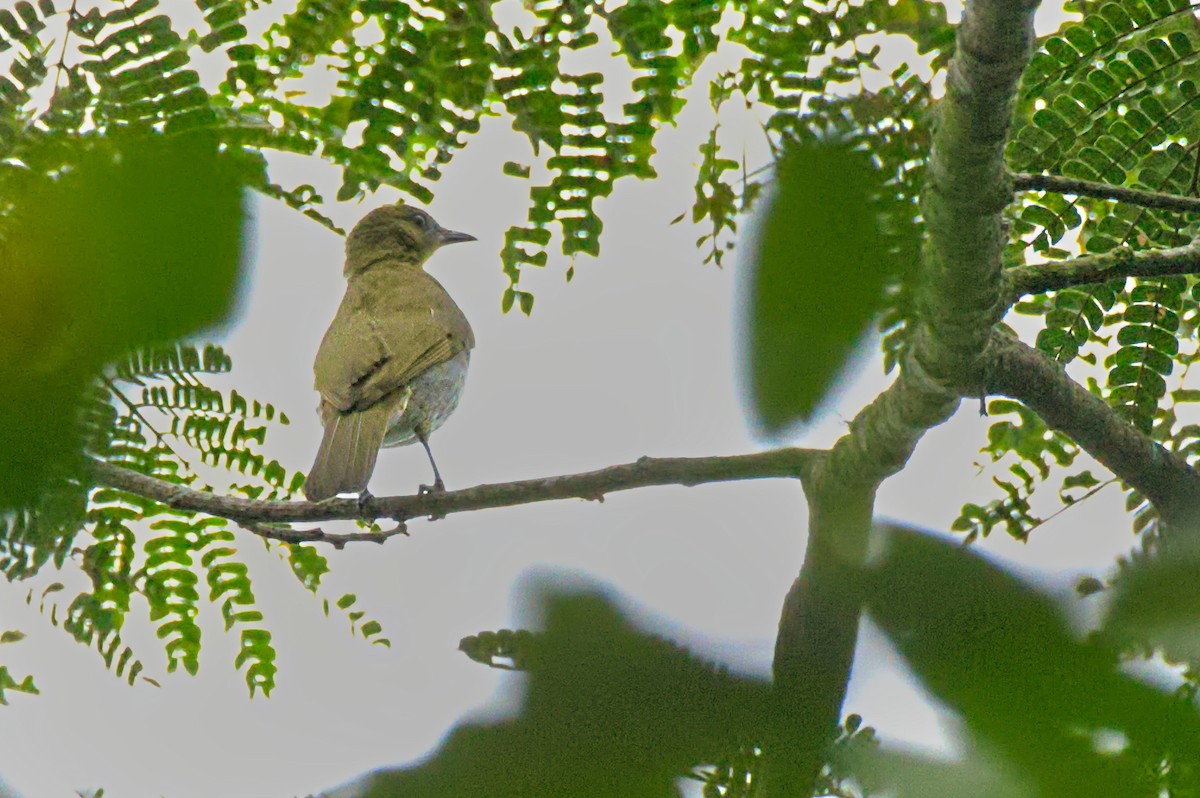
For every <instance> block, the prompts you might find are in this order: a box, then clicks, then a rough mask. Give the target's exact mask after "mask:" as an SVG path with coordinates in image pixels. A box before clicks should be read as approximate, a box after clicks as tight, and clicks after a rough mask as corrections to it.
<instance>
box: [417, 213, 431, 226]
mask: <svg viewBox="0 0 1200 798" xmlns="http://www.w3.org/2000/svg"><path fill="white" fill-rule="evenodd" d="M415 221H416V223H417V227H419V228H421V229H422V230H424V229H425V228H427V227H429V217H428V216H426V215H425V214H423V213H418V214H417V216H416V220H415Z"/></svg>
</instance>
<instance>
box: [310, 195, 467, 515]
mask: <svg viewBox="0 0 1200 798" xmlns="http://www.w3.org/2000/svg"><path fill="white" fill-rule="evenodd" d="M474 240H476V239H475V237H474V236H472V235H470V234H468V233H459V232H455V231H453V230H447V229H445V228H443V227H442V226H441V225H439V224H438V223H437V222H435V221H434V220H433V217H431V216H430V215H429V214H428V213H426V212H425V211H424V210H422V209H421V208H417V207H414V206H411V205H406V204H404V203H396V204H394V205H385V206H382V207H379V208H375V209H374V210H372V211H371V212H369V213H368V214H367V215H366V216H364V217H363V218H362V219H361V220H360V221H359V222H358V224H356V225H355V226H354V227H353V229H351V231H350V234H349V235H348V236H347V237H346V262H345V268H344V270H343V273H344V274H345V276H346V293H345V295H344V296H343V297H342V303H341V305H340V306H339V307H338V310H337V314H336V315H335V316H334V318H333V322H332V323H331V324H330V325H329V329H328V330H327V331H326V332H325V336H324V338H322V339H321V345H320V347H318V349H317V357H316V360H315V362H314V363H313V375H314V385H315V387H316V389H317V391H318V393H320V395H321V399H320V406H319V413H320V416H321V423H322V424H323V425H324V428H325V429H324V435H323V436H322V438H321V446H320V448H319V449H318V451H317V457H316V460H315V461H314V462H313V466H312V469H310V470H309V472H308V477H307V479H306V480H305V483H304V495H305V497H306V498H307V499H308V500H309V501H314V502H315V501H323V500H325V499H329V498H332V497H334V496H336V495H338V494H346V493H356V494H358V496H359V500H360V501H362V500H364V499H365V498H367V497H369V496H370V493H369V492H368V491H367V483H368V482H369V481H370V479H371V474H372V473H373V472H374V470H375V460H376V458H377V457H378V455H379V449H380V447H383V446H404V445H407V444H411V443H413V442H414V441H419V442H420V443H421V445H422V446H423V447H424V449H425V453H426V455H428V457H429V464H430V465H431V466H432V467H433V477H434V483H433V485H432V486H428V485H421V486H420V488H419V492H420V493H429V492H439V491H444V490H445V483H444V482H443V481H442V475H441V473H440V472H439V471H438V467H437V463H436V462H435V461H434V459H433V451H432V450H431V449H430V448H429V436H430V434H432V433H433V431H434V430H436V429H437V428H438V427H440V426H441V425H442V423H443V422H445V420H446V419H447V418H448V417H449V416H450V414H451V413H453V412H454V409H455V408H456V407H457V406H458V401H459V398H460V397H461V396H462V391H463V386H464V384H465V382H466V376H467V366H468V365H469V363H470V358H471V349H472V348H474V346H475V335H474V333H473V332H472V331H471V325H470V324H469V323H468V322H467V317H466V316H465V315H464V314H463V312H462V310H460V309H459V307H458V305H456V304H455V302H454V300H453V299H452V298H451V297H450V294H449V293H447V291H446V289H445V288H443V287H442V285H441V283H439V282H438V281H437V280H435V279H434V278H433V276H432V275H430V274H429V273H427V272H426V271H425V269H424V266H425V262H426V261H427V260H428V259H429V257H430V256H431V255H432V254H433V253H434V252H436V251H437V250H438V249H439V248H441V247H443V246H445V245H447V244H455V243H459V242H463V241H474Z"/></svg>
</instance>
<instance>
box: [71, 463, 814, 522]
mask: <svg viewBox="0 0 1200 798" xmlns="http://www.w3.org/2000/svg"><path fill="white" fill-rule="evenodd" d="M817 454H820V453H819V452H815V451H814V450H811V449H797V448H783V449H772V450H770V451H766V452H759V453H757V454H740V455H732V456H728V457H668V458H656V457H642V458H640V459H639V460H638V461H637V462H634V463H626V464H624V465H615V466H610V467H609V468H603V469H600V470H599V471H588V472H586V473H582V474H568V475H565V476H556V477H545V478H542V479H526V480H521V481H519V482H505V483H498V484H492V485H477V486H475V487H473V488H466V489H464V490H452V491H446V492H445V493H431V494H425V495H418V496H391V497H387V498H378V497H374V496H372V497H370V498H368V499H366V500H365V501H364V502H362V503H361V504H360V502H359V501H358V500H357V499H329V500H326V501H323V502H278V501H251V500H249V499H242V498H238V497H236V496H218V495H216V494H213V493H208V492H205V491H199V490H195V489H193V488H189V487H187V486H184V485H176V484H174V483H171V482H164V481H163V480H161V479H155V478H154V477H149V476H146V475H144V474H139V473H137V472H135V471H130V470H128V469H126V468H121V467H120V466H118V465H114V464H112V463H107V462H104V461H102V460H93V461H92V463H91V465H90V467H91V472H92V476H93V477H94V478H95V480H96V483H97V484H101V485H107V486H109V487H113V488H118V489H120V490H127V491H129V492H130V493H136V494H138V495H139V496H144V497H146V498H148V499H153V500H154V501H157V502H161V503H162V504H165V505H167V506H168V507H171V508H174V509H176V510H188V511H192V512H198V513H207V514H208V515H214V516H218V517H220V518H228V519H229V520H231V521H234V522H236V523H238V524H240V525H242V526H243V527H245V528H246V529H248V530H249V531H251V532H254V533H255V534H257V535H262V536H263V537H271V538H274V539H277V540H286V541H288V542H307V541H317V542H328V543H334V544H335V545H336V544H344V543H345V542H349V541H353V540H378V539H379V538H380V535H378V534H372V533H355V534H353V535H349V536H347V535H328V534H326V533H323V532H319V530H317V531H312V530H310V531H308V532H300V531H296V530H293V531H292V532H283V531H281V530H279V529H278V528H274V529H272V528H271V527H270V526H264V525H272V524H286V523H297V522H314V521H335V520H355V519H359V518H391V519H394V520H395V521H397V522H400V523H401V524H403V522H405V521H407V520H408V519H410V518H420V517H422V516H432V517H442V516H446V515H450V514H451V513H463V512H471V511H473V510H486V509H490V508H494V507H513V506H516V505H520V504H531V503H533V502H543V501H552V500H555V499H589V500H593V501H603V500H604V496H605V494H608V493H612V492H614V491H621V490H632V489H634V488H646V487H651V486H655V485H686V486H689V487H691V486H693V485H703V484H706V483H710V482H733V481H738V480H745V479H766V478H771V477H792V478H796V477H799V476H800V475H801V473H802V472H803V471H804V470H805V469H806V468H808V467H809V464H810V462H811V461H812V459H813V457H814V455H817ZM399 532H400V530H396V531H394V532H390V533H389V534H398V533H399Z"/></svg>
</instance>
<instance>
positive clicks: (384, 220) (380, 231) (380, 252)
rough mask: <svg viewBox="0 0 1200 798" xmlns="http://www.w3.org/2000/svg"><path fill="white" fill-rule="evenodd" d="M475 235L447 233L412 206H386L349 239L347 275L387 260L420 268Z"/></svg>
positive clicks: (362, 221)
mask: <svg viewBox="0 0 1200 798" xmlns="http://www.w3.org/2000/svg"><path fill="white" fill-rule="evenodd" d="M474 240H475V236H473V235H469V234H467V233H457V232H455V231H453V230H447V229H446V228H444V227H442V226H441V225H439V224H438V223H437V222H435V221H434V220H433V217H432V216H430V215H429V214H428V213H426V212H425V211H423V210H421V209H420V208H415V207H413V206H411V205H405V204H403V203H397V204H395V205H384V206H383V207H382V208H376V209H375V210H373V211H371V212H370V213H368V214H367V215H366V216H364V217H363V218H362V219H360V220H359V222H358V224H356V225H354V229H353V230H351V231H350V235H348V236H346V269H345V273H346V275H347V276H349V275H351V274H357V273H359V272H362V271H365V270H366V269H368V268H370V267H371V266H372V265H374V264H376V263H378V262H380V261H383V260H388V261H400V262H402V263H407V264H411V265H413V266H416V267H418V268H419V267H420V266H421V265H422V264H424V263H425V261H426V260H427V259H428V258H429V256H430V255H432V254H433V253H434V252H435V251H437V249H438V247H441V246H443V245H445V244H455V243H458V242H460V241H474Z"/></svg>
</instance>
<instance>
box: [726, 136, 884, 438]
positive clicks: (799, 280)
mask: <svg viewBox="0 0 1200 798" xmlns="http://www.w3.org/2000/svg"><path fill="white" fill-rule="evenodd" d="M881 189H882V177H881V175H880V174H879V173H878V172H877V171H876V170H874V169H873V168H872V167H871V164H870V161H869V159H868V157H867V156H866V155H865V154H864V153H862V152H859V151H855V150H852V149H850V148H849V147H848V146H846V145H843V144H840V143H837V142H833V141H826V142H819V143H815V144H814V143H802V144H797V145H796V146H795V147H793V148H792V149H790V150H789V152H788V153H786V154H785V155H784V157H783V160H782V161H781V162H780V164H779V171H778V188H777V193H776V195H775V198H774V200H773V201H772V203H771V209H770V212H769V214H768V215H767V218H766V220H765V221H764V223H763V231H762V234H761V236H760V239H759V242H758V248H757V252H756V258H755V261H756V262H755V264H754V266H753V270H754V271H753V277H752V284H751V293H750V306H749V308H748V314H749V317H748V323H749V327H750V355H749V357H750V360H749V364H748V365H749V369H750V387H751V404H752V408H753V412H754V416H755V420H756V422H757V423H758V424H759V425H760V426H761V427H762V428H763V429H764V430H765V431H766V432H768V433H778V432H780V431H781V430H783V429H784V428H785V427H787V426H788V425H789V424H791V423H793V422H795V421H796V420H797V419H803V420H807V419H808V418H809V416H810V415H811V413H812V411H813V408H814V407H815V406H816V405H817V403H818V401H820V399H821V397H822V396H824V395H825V393H826V391H827V390H828V388H829V386H830V383H831V382H832V381H833V379H834V378H835V377H836V376H837V374H838V371H839V370H840V369H841V368H842V366H843V365H844V364H845V361H846V358H847V357H848V356H849V355H850V353H851V352H852V350H853V348H854V345H855V343H857V342H858V340H859V339H860V338H861V337H862V335H863V333H864V332H866V330H867V327H868V325H869V323H870V321H871V319H872V318H873V317H874V316H875V314H876V312H877V311H878V310H879V309H880V307H881V306H882V303H883V299H884V296H883V288H884V285H885V284H886V282H887V280H888V279H889V277H891V276H892V275H893V274H894V273H895V272H896V271H897V270H898V269H897V264H895V263H894V262H893V261H894V260H895V258H894V257H893V256H892V255H891V252H892V247H891V246H890V245H889V242H888V239H887V238H886V237H885V236H884V235H883V233H882V232H881V231H880V229H879V222H878V219H879V218H880V212H879V211H880V203H879V200H878V197H879V196H880V194H881Z"/></svg>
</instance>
